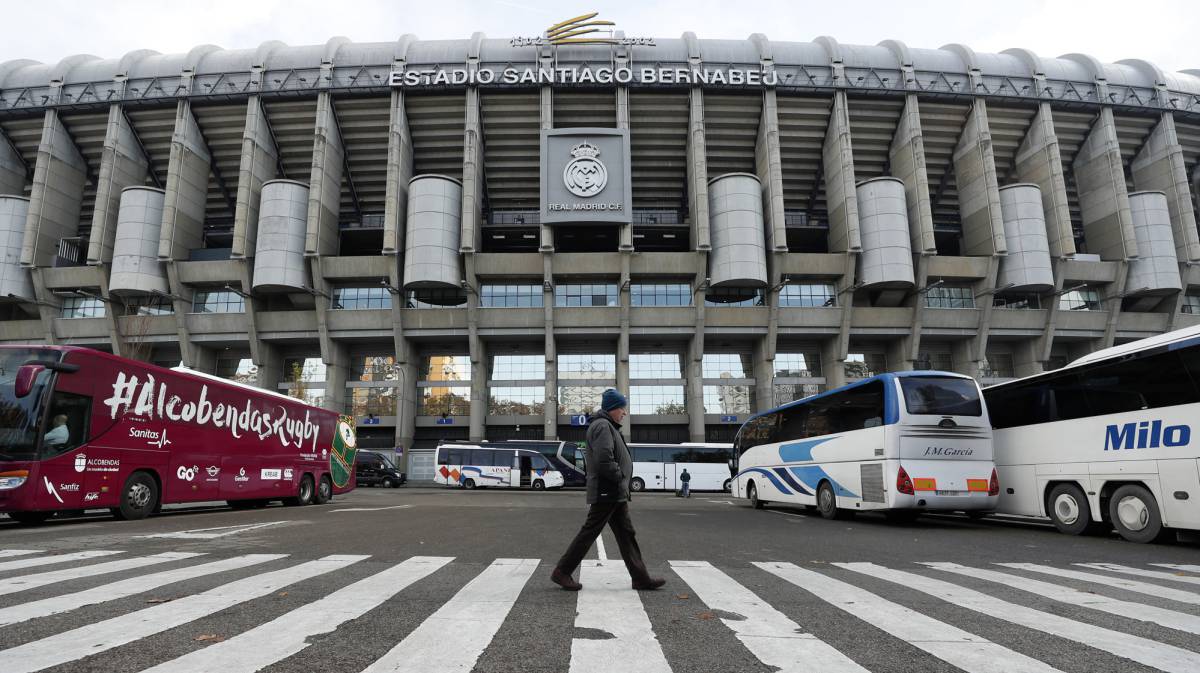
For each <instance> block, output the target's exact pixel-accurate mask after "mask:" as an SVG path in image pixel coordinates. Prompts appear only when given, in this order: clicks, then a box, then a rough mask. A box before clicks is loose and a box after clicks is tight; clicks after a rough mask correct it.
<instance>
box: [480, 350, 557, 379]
mask: <svg viewBox="0 0 1200 673" xmlns="http://www.w3.org/2000/svg"><path fill="white" fill-rule="evenodd" d="M492 379H493V380H496V381H542V380H545V379H546V356H545V355H494V356H492Z"/></svg>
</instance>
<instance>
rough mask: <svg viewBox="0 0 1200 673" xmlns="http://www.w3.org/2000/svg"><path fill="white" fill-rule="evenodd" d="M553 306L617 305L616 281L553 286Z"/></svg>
mask: <svg viewBox="0 0 1200 673" xmlns="http://www.w3.org/2000/svg"><path fill="white" fill-rule="evenodd" d="M554 305H555V306H593V307H594V306H617V305H618V302H617V285H616V283H590V284H577V283H576V284H565V285H556V286H554Z"/></svg>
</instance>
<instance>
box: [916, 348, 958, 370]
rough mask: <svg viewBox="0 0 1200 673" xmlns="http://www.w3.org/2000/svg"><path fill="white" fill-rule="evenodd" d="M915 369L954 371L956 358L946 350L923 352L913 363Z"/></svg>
mask: <svg viewBox="0 0 1200 673" xmlns="http://www.w3.org/2000/svg"><path fill="white" fill-rule="evenodd" d="M913 368H914V369H936V370H938V371H943V372H952V371H954V358H953V357H952V356H951V355H950V353H948V352H946V351H930V352H922V353H919V354H918V355H917V361H916V362H914V363H913Z"/></svg>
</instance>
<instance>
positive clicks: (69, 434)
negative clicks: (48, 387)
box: [41, 390, 92, 459]
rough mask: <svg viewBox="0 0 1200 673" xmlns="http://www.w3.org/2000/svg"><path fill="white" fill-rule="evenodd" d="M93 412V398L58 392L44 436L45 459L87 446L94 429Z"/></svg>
mask: <svg viewBox="0 0 1200 673" xmlns="http://www.w3.org/2000/svg"><path fill="white" fill-rule="evenodd" d="M91 411H92V399H91V398H90V397H88V396H87V395H77V394H75V393H68V392H63V391H61V390H56V391H54V394H53V396H52V397H51V398H50V412H49V413H48V414H47V415H46V419H47V421H46V432H45V434H44V435H42V454H41V457H42V458H43V459H45V458H53V457H54V456H59V455H62V454H64V453H66V452H67V451H71V450H73V449H77V448H79V447H80V446H83V443H84V442H86V441H87V439H88V429H89V428H90V427H91Z"/></svg>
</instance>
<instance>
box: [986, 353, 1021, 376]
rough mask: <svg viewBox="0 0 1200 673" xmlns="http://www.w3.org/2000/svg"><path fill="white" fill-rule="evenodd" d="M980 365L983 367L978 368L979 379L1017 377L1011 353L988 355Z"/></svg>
mask: <svg viewBox="0 0 1200 673" xmlns="http://www.w3.org/2000/svg"><path fill="white" fill-rule="evenodd" d="M981 364H982V365H983V366H981V367H980V368H979V375H980V377H981V378H985V379H1011V378H1013V377H1015V376H1016V375H1017V374H1016V371H1015V370H1016V367H1014V366H1013V356H1012V354H1011V353H988V354H987V360H986V361H985V362H983V363H981Z"/></svg>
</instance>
